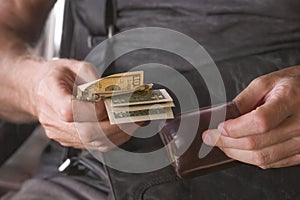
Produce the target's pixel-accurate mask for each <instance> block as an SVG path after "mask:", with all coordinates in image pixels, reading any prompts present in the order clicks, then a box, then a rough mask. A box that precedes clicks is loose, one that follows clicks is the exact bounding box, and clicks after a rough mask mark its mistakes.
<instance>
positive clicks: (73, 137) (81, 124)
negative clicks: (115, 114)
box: [31, 59, 138, 151]
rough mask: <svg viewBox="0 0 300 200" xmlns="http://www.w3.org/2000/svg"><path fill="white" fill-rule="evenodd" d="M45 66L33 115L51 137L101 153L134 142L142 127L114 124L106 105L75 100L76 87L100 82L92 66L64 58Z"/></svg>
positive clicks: (37, 91) (34, 94) (41, 73)
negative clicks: (137, 131) (133, 138)
mask: <svg viewBox="0 0 300 200" xmlns="http://www.w3.org/2000/svg"><path fill="white" fill-rule="evenodd" d="M41 65H42V66H40V69H41V70H40V72H37V73H36V74H35V76H36V77H38V76H40V79H37V80H38V81H37V83H36V87H35V89H34V90H33V94H32V95H31V96H33V97H32V99H35V102H34V103H35V104H36V107H35V108H34V109H33V110H35V113H33V115H36V116H37V118H38V119H39V121H40V122H41V124H42V125H43V127H44V128H45V131H46V134H47V135H48V137H49V138H51V139H54V140H56V141H57V142H59V143H60V144H62V145H64V146H71V147H75V148H90V149H98V150H100V151H107V150H109V149H111V148H113V147H114V146H115V145H120V144H123V143H124V142H126V141H128V140H129V139H130V134H131V133H132V132H133V131H134V130H135V129H136V128H137V127H138V125H136V124H125V125H123V126H124V127H120V126H117V125H110V123H109V120H108V117H107V113H106V110H105V107H104V104H103V102H98V103H91V102H82V101H78V100H76V99H74V96H73V88H74V87H75V86H76V84H82V83H85V82H88V81H92V80H95V79H98V76H97V73H96V72H95V70H94V69H93V67H92V66H91V65H89V64H87V63H83V62H79V61H73V60H63V59H61V60H56V61H51V62H43V63H42V64H41ZM77 75H78V76H77ZM125 132H126V133H125ZM127 133H128V134H127Z"/></svg>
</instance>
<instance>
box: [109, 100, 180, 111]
mask: <svg viewBox="0 0 300 200" xmlns="http://www.w3.org/2000/svg"><path fill="white" fill-rule="evenodd" d="M104 103H105V107H106V108H109V110H111V111H115V112H122V111H137V110H147V109H156V108H171V107H175V104H174V103H173V102H163V103H154V104H146V105H135V106H117V107H113V106H112V102H111V99H110V98H107V99H105V100H104Z"/></svg>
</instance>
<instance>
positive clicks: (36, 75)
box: [15, 56, 48, 120]
mask: <svg viewBox="0 0 300 200" xmlns="http://www.w3.org/2000/svg"><path fill="white" fill-rule="evenodd" d="M16 65H18V67H16V68H18V70H20V72H18V73H17V74H19V76H17V80H15V82H16V85H17V87H16V88H22V89H21V90H20V98H21V99H23V100H25V101H22V103H21V104H20V106H21V109H22V110H23V111H24V112H27V113H28V114H29V115H31V116H32V118H33V119H35V120H37V119H38V105H39V101H38V90H39V85H40V82H41V80H42V79H43V78H44V77H46V74H47V71H48V69H47V65H46V61H44V60H42V59H40V58H35V57H31V56H30V57H29V56H28V57H24V58H21V59H19V60H18V61H17V62H16Z"/></svg>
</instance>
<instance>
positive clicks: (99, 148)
mask: <svg viewBox="0 0 300 200" xmlns="http://www.w3.org/2000/svg"><path fill="white" fill-rule="evenodd" d="M110 149H111V148H110V147H108V146H101V147H98V150H99V151H101V152H103V153H105V152H108V151H109V150H110Z"/></svg>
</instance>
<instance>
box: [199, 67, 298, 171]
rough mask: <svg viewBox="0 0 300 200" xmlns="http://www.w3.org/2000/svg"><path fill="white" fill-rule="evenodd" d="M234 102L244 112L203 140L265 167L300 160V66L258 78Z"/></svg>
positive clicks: (230, 155)
mask: <svg viewBox="0 0 300 200" xmlns="http://www.w3.org/2000/svg"><path fill="white" fill-rule="evenodd" d="M234 101H235V103H236V104H237V106H238V108H239V109H240V111H241V113H242V114H243V115H242V116H241V117H239V118H237V119H232V120H228V121H226V122H224V123H221V124H220V125H219V127H218V130H208V131H205V132H204V134H203V140H204V142H205V143H206V144H208V145H215V146H218V147H219V148H220V149H221V150H223V151H224V152H225V153H226V154H227V156H229V157H231V158H233V159H236V160H239V161H242V162H245V163H250V164H253V165H257V166H259V167H261V168H263V169H266V168H279V167H286V166H292V165H297V164H300V106H299V105H300V66H296V67H290V68H286V69H284V70H280V71H277V72H274V73H271V74H267V75H265V76H262V77H259V78H257V79H255V80H254V81H253V82H252V83H251V84H250V85H249V86H248V87H247V88H246V89H245V90H244V91H243V92H242V93H241V94H240V95H238V96H237V97H236V98H235V100H234Z"/></svg>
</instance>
